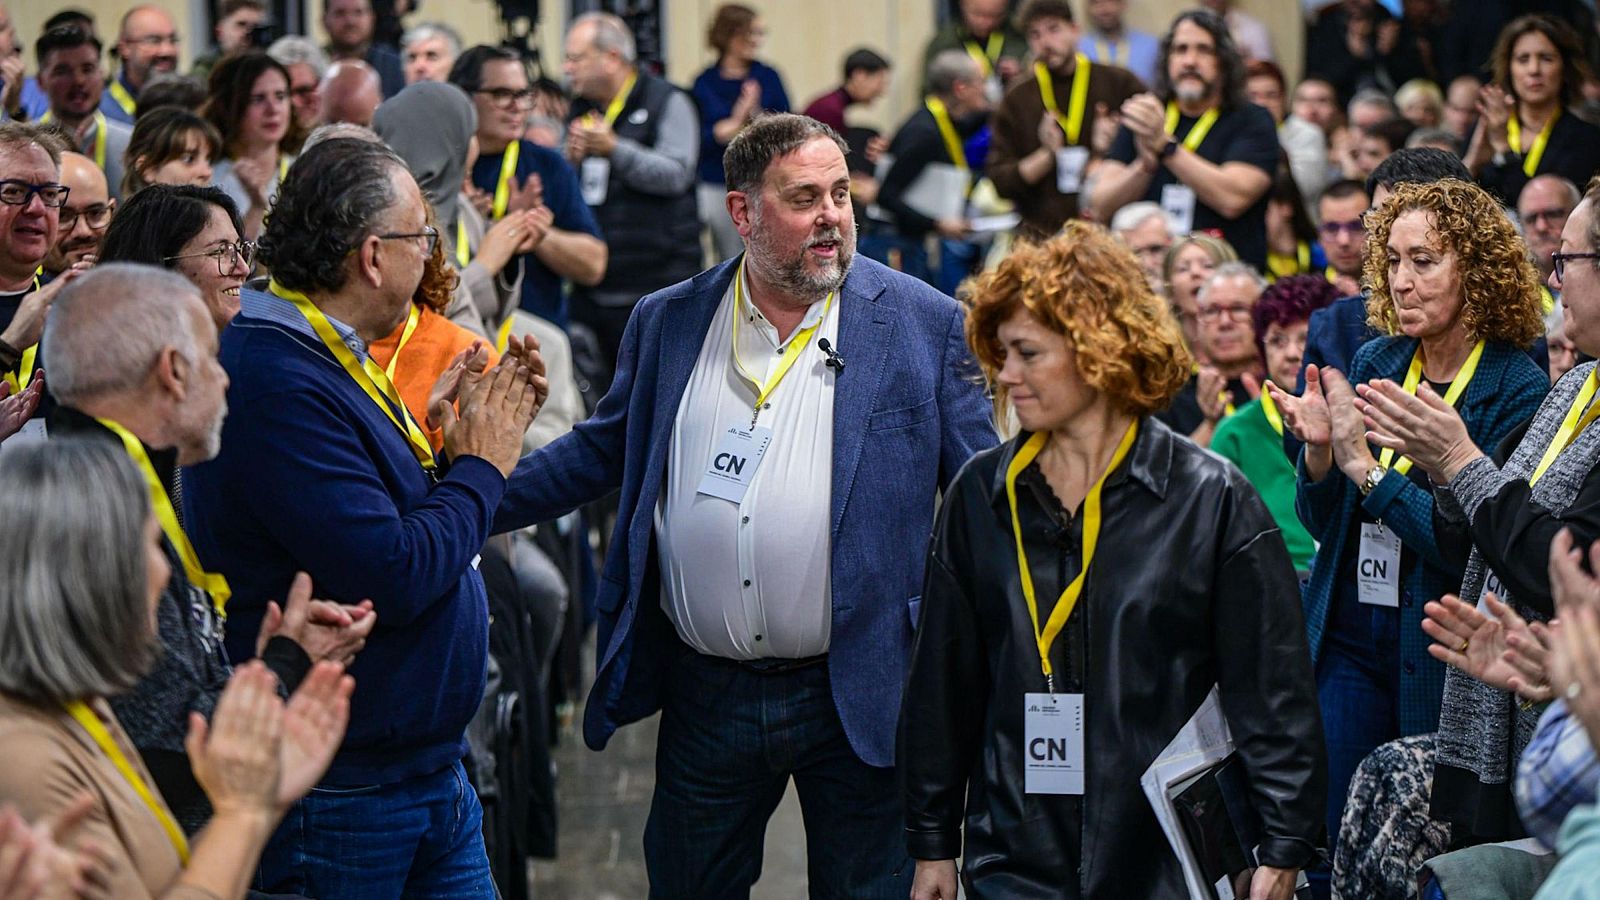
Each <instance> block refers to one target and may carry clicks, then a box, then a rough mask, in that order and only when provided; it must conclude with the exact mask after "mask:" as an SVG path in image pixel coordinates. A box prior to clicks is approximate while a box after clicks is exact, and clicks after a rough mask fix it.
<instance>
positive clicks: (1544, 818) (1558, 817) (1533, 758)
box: [1516, 700, 1600, 850]
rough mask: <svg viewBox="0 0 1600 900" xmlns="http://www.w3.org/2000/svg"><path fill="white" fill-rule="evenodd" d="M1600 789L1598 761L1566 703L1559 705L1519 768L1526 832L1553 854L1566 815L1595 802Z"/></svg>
mask: <svg viewBox="0 0 1600 900" xmlns="http://www.w3.org/2000/svg"><path fill="white" fill-rule="evenodd" d="M1597 788H1600V756H1596V755H1595V750H1594V746H1593V745H1592V744H1590V742H1589V735H1588V734H1587V733H1586V732H1584V730H1583V723H1582V722H1579V721H1578V720H1577V719H1575V718H1573V717H1572V714H1571V713H1570V712H1568V711H1567V704H1566V702H1565V701H1562V700H1557V701H1556V702H1554V703H1552V704H1550V708H1549V709H1547V710H1545V712H1544V715H1543V716H1542V717H1540V719H1539V727H1538V729H1537V730H1536V731H1534V733H1533V740H1531V741H1529V742H1528V748H1527V749H1526V750H1524V751H1522V760H1521V761H1520V762H1519V763H1518V764H1517V786H1516V790H1517V812H1518V813H1519V814H1520V815H1521V817H1522V824H1523V827H1525V828H1527V829H1528V834H1530V835H1532V836H1533V837H1536V838H1538V839H1539V842H1540V843H1542V844H1544V845H1545V846H1546V847H1548V848H1550V849H1551V850H1554V849H1555V847H1556V835H1557V834H1559V833H1560V831H1561V823H1562V822H1564V821H1566V818H1567V814H1568V813H1570V812H1572V811H1573V809H1575V808H1577V807H1578V806H1581V805H1583V804H1585V803H1593V802H1595V791H1596V789H1597Z"/></svg>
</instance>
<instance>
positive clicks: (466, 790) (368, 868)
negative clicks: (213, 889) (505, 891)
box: [257, 762, 495, 900]
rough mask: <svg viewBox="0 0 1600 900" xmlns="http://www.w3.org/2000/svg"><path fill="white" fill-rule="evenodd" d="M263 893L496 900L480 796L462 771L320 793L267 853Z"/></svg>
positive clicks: (342, 899) (344, 899) (373, 899)
mask: <svg viewBox="0 0 1600 900" xmlns="http://www.w3.org/2000/svg"><path fill="white" fill-rule="evenodd" d="M257 887H259V888H260V889H262V890H265V891H272V892H275V893H293V894H303V895H305V896H307V897H318V898H327V900H332V898H335V897H337V898H339V900H369V898H370V900H395V898H418V900H421V898H429V900H494V897H495V889H494V879H493V878H492V877H491V876H490V874H489V858H488V856H487V855H486V854H485V853H484V848H483V807H482V806H480V805H479V804H478V794H477V792H476V791H474V790H473V789H472V785H471V784H469V783H468V782H467V772H466V770H465V769H464V768H462V766H461V763H459V762H458V763H456V764H455V765H453V766H451V767H449V768H447V769H442V770H440V771H438V772H435V773H433V774H432V775H424V776H421V777H418V778H412V779H409V780H406V781H402V782H399V783H397V784H385V785H374V786H371V787H355V788H320V787H319V788H315V789H313V790H312V791H311V793H310V794H308V795H306V797H305V799H303V800H301V801H300V802H299V803H296V804H295V805H294V807H293V808H292V809H290V810H289V814H288V815H287V816H285V817H284V819H283V824H282V825H280V826H278V831H277V833H276V834H274V835H273V836H272V840H271V842H270V843H268V844H267V849H266V852H265V853H263V854H262V855H261V870H260V872H259V874H258V875H257Z"/></svg>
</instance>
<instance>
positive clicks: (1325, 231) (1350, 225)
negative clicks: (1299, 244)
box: [1317, 219, 1367, 240]
mask: <svg viewBox="0 0 1600 900" xmlns="http://www.w3.org/2000/svg"><path fill="white" fill-rule="evenodd" d="M1317 233H1318V234H1320V235H1322V236H1323V237H1325V238H1328V239H1329V240H1334V239H1336V238H1338V237H1339V235H1341V234H1348V235H1350V236H1351V237H1353V238H1358V237H1364V236H1365V235H1366V233H1367V224H1366V223H1365V222H1363V221H1361V220H1360V219H1357V220H1355V221H1353V222H1323V223H1322V224H1321V225H1319V226H1317Z"/></svg>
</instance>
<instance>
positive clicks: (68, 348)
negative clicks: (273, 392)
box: [40, 263, 215, 408]
mask: <svg viewBox="0 0 1600 900" xmlns="http://www.w3.org/2000/svg"><path fill="white" fill-rule="evenodd" d="M202 327H204V328H209V329H212V330H213V331H215V326H213V325H212V324H211V317H210V316H209V315H208V314H207V313H206V306H205V304H204V303H203V302H201V300H200V289H199V288H196V287H195V286H194V285H193V284H191V283H190V282H189V280H188V279H187V278H184V277H183V276H182V275H179V274H178V273H176V272H171V271H168V270H166V269H158V268H156V267H155V266H147V265H140V264H136V263H106V264H105V265H102V266H96V267H95V268H94V269H92V270H90V271H89V272H88V273H86V274H84V275H82V276H80V277H79V278H77V279H76V280H75V281H73V282H72V283H71V284H69V285H67V287H66V289H65V290H63V291H62V292H61V294H60V296H58V297H57V298H56V302H55V304H54V305H53V306H51V308H50V317H49V318H48V319H47V320H46V321H45V326H44V339H43V346H42V347H41V348H40V349H41V352H42V353H43V355H44V358H45V359H48V360H49V361H50V392H51V393H52V394H54V395H55V397H56V399H58V400H60V401H61V402H62V403H65V404H67V405H69V406H74V407H78V408H82V407H84V406H86V405H92V404H93V403H94V401H95V400H97V399H99V398H102V397H105V396H110V395H117V394H134V393H137V392H138V391H139V389H140V388H141V386H143V384H144V383H145V380H146V378H148V377H149V375H150V368H151V366H152V365H154V364H155V362H156V359H157V357H159V356H160V355H161V353H162V351H164V350H167V349H172V350H176V351H177V353H178V355H179V356H181V357H183V358H184V359H186V360H189V361H190V362H193V361H194V360H195V359H196V357H197V356H198V354H199V352H200V346H201V342H200V340H199V339H198V337H199V332H200V329H201V328H202Z"/></svg>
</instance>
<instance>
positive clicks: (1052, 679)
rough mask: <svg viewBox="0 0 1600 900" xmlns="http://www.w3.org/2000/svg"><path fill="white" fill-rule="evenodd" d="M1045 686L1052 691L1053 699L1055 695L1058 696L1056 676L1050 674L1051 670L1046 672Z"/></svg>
mask: <svg viewBox="0 0 1600 900" xmlns="http://www.w3.org/2000/svg"><path fill="white" fill-rule="evenodd" d="M1044 686H1045V689H1046V690H1048V691H1049V692H1050V697H1051V699H1055V696H1056V676H1054V675H1052V674H1050V673H1049V672H1046V673H1044Z"/></svg>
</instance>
